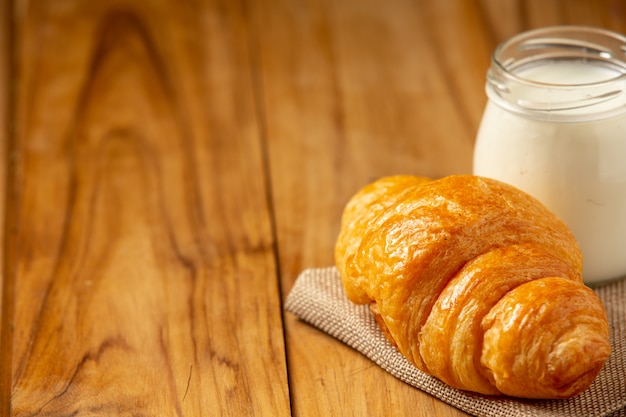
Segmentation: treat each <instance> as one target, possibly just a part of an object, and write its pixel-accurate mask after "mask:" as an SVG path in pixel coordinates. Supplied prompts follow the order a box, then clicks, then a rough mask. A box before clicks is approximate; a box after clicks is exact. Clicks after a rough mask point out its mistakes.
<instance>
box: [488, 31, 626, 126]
mask: <svg viewBox="0 0 626 417" xmlns="http://www.w3.org/2000/svg"><path fill="white" fill-rule="evenodd" d="M555 63H572V64H575V65H576V66H579V65H580V64H584V65H590V66H596V67H602V68H603V69H606V70H607V71H605V72H606V73H608V74H610V75H611V76H606V77H605V76H603V77H601V78H596V75H599V74H600V73H599V72H598V71H588V74H587V75H592V76H591V77H590V78H588V79H583V78H579V75H580V74H577V73H576V68H574V69H572V68H573V67H570V68H566V67H563V66H561V67H560V69H561V70H562V71H564V72H563V80H567V76H571V78H570V80H571V81H569V82H550V81H552V79H554V78H552V77H554V76H555V74H556V76H557V77H560V74H557V73H556V72H554V71H553V72H552V74H551V76H552V77H551V78H549V80H550V81H545V79H543V80H542V78H541V77H539V79H533V78H532V77H529V76H524V72H525V71H526V70H527V69H531V68H532V67H541V66H546V65H554V64H555ZM572 71H574V72H573V73H572ZM583 72H585V71H583ZM520 73H522V74H520ZM612 73H615V75H614V76H613V74H612ZM572 74H573V75H572ZM603 75H606V74H603ZM486 87H487V88H486V89H487V95H488V97H489V98H490V99H492V100H493V101H494V102H496V104H499V105H500V106H502V107H505V108H507V109H508V110H509V111H512V112H515V113H518V114H521V115H523V116H526V117H532V118H538V119H543V120H546V119H547V120H551V121H574V122H578V121H587V120H597V119H601V118H607V117H612V116H614V115H617V114H623V113H625V112H626V36H624V35H622V34H619V33H617V32H612V31H610V30H607V29H603V28H595V27H589V26H575V25H571V26H548V27H542V28H538V29H532V30H529V31H526V32H522V33H519V34H517V35H515V36H513V37H511V38H509V39H508V40H506V41H504V42H502V43H501V44H500V45H498V47H497V48H496V49H495V51H494V52H493V54H492V60H491V66H490V68H489V71H488V73H487V86H486Z"/></svg>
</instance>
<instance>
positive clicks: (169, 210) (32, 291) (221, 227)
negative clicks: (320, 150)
mask: <svg viewBox="0 0 626 417" xmlns="http://www.w3.org/2000/svg"><path fill="white" fill-rule="evenodd" d="M19 12H20V13H21V15H20V16H19V25H18V33H17V35H18V36H19V40H20V43H19V50H18V51H17V60H18V64H19V68H20V73H19V80H20V83H19V93H18V99H17V102H16V103H14V105H15V107H16V112H17V129H18V130H17V133H16V135H17V137H16V145H15V146H16V149H14V150H13V152H16V153H17V154H19V156H20V160H21V163H20V165H19V170H20V172H19V175H17V176H16V178H17V179H18V180H19V183H18V184H14V185H15V186H16V187H18V188H19V189H20V190H21V200H20V201H18V202H11V204H15V205H16V207H18V208H19V215H18V227H19V236H16V237H14V239H12V241H11V245H14V247H16V248H19V250H18V252H17V253H16V254H15V257H14V258H13V259H10V261H11V262H14V263H15V265H16V268H17V271H18V273H17V276H16V281H15V287H16V294H18V295H19V296H17V297H16V299H15V301H14V302H15V329H16V331H15V337H14V342H13V369H12V415H14V416H33V415H42V416H53V415H95V414H97V415H120V416H123V415H129V416H130V415H133V416H137V415H198V416H199V415H206V413H207V410H219V411H217V414H218V415H245V414H259V415H262V414H265V413H267V410H272V412H273V414H274V415H288V414H289V399H288V392H287V375H286V364H285V354H284V346H283V341H282V340H283V339H282V332H283V330H282V321H281V309H280V298H279V295H278V294H279V292H278V291H277V280H276V265H275V262H274V253H273V247H274V242H273V240H272V233H271V219H270V213H269V210H268V203H267V200H266V189H265V183H264V180H263V166H262V154H261V143H260V136H259V128H258V120H257V113H256V109H255V107H254V99H253V96H252V93H253V89H252V86H251V78H250V73H251V69H250V62H249V51H248V39H249V36H250V35H249V34H248V33H247V32H246V30H245V27H244V26H243V22H242V20H243V19H244V11H243V10H242V9H241V8H240V5H239V4H237V3H231V2H223V3H222V2H208V1H207V2H203V1H197V2H185V3H184V4H181V3H180V2H175V1H165V2H163V1H141V2H126V1H115V2H108V1H106V2H104V1H103V2H81V1H70V0H65V1H59V2H46V1H33V2H29V3H28V4H26V5H25V7H24V9H23V10H20V11H19ZM244 149H245V152H243V150H244Z"/></svg>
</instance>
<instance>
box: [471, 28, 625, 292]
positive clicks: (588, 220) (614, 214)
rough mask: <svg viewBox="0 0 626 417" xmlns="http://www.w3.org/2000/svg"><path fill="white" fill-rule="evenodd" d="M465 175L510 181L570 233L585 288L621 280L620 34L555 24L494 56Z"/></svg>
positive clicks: (622, 143)
mask: <svg viewBox="0 0 626 417" xmlns="http://www.w3.org/2000/svg"><path fill="white" fill-rule="evenodd" d="M486 91H487V96H488V98H489V100H488V102H487V106H486V108H485V112H484V115H483V119H482V122H481V125H480V129H479V131H478V136H477V139H476V144H475V149H474V174H476V175H482V176H486V177H492V178H496V179H499V180H501V181H504V182H507V183H509V184H512V185H514V186H516V187H518V188H520V189H522V190H524V191H526V192H527V193H529V194H531V195H533V196H534V197H536V198H537V199H539V200H540V201H541V202H543V203H544V204H545V205H546V206H547V207H548V208H549V209H551V210H552V211H553V212H554V213H555V214H557V215H558V216H559V217H560V218H561V219H562V220H563V221H565V223H566V224H567V225H568V226H569V227H570V229H571V230H572V232H573V233H574V235H575V236H576V238H577V240H578V242H579V243H580V246H581V249H582V253H583V262H584V269H583V278H584V280H585V282H586V283H588V284H595V283H600V282H604V281H608V280H612V279H618V278H621V277H624V276H626V37H624V36H623V35H621V34H617V33H613V32H610V31H607V30H603V29H598V28H590V27H580V26H560V27H547V28H542V29H536V30H531V31H529V32H525V33H521V34H519V35H517V36H514V37H513V38H511V39H509V40H507V41H505V42H504V43H502V44H501V45H499V46H498V48H497V49H496V50H495V52H494V54H493V57H492V63H491V67H490V68H489V72H488V75H487V86H486Z"/></svg>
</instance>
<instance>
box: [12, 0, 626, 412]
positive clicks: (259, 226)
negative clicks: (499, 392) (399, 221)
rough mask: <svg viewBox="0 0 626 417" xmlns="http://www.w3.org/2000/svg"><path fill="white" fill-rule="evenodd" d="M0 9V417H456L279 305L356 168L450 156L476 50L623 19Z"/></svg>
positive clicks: (403, 4) (519, 0) (65, 2)
mask: <svg viewBox="0 0 626 417" xmlns="http://www.w3.org/2000/svg"><path fill="white" fill-rule="evenodd" d="M0 5H1V6H0V7H1V8H0V17H1V19H2V21H1V24H2V28H1V31H0V58H2V62H1V63H0V84H1V86H0V126H2V127H3V128H2V129H0V141H1V143H2V144H5V145H6V147H0V162H1V164H2V166H1V167H0V175H2V177H1V178H0V203H2V204H0V218H3V219H4V220H5V228H4V230H5V232H4V242H6V245H5V248H4V256H3V259H2V261H3V262H4V265H3V271H4V273H3V275H2V280H3V284H2V286H1V288H2V289H3V296H2V298H1V300H2V301H0V302H1V303H2V305H1V306H0V307H1V308H0V311H1V312H2V317H1V318H0V326H1V327H0V337H1V338H2V340H1V344H0V354H1V355H2V357H1V358H0V404H1V405H0V415H1V416H3V417H9V416H19V417H22V416H67V415H77V416H81V415H120V416H129V415H133V416H148V415H150V416H151V415H159V416H161V415H168V416H169V415H177V416H180V415H187V416H194V415H237V416H239V415H272V416H282V415H295V416H320V415H325V416H326V415H328V416H348V415H354V416H368V415H372V416H374V415H376V416H378V415H412V416H418V417H419V416H424V417H425V416H429V417H430V416H439V417H453V416H460V415H464V413H462V412H460V411H458V410H456V409H454V408H453V407H451V406H449V405H446V404H444V403H442V402H441V401H439V400H437V399H435V398H434V397H431V396H429V395H426V394H424V393H422V392H421V391H419V390H416V389H414V388H412V387H409V386H408V385H406V384H404V383H401V382H400V381H398V380H396V379H395V378H393V377H391V376H390V375H389V374H387V373H385V372H384V371H383V370H381V369H380V368H379V367H377V366H375V365H374V364H373V363H372V362H370V361H369V360H367V359H365V358H364V357H363V356H362V355H360V354H358V353H356V352H355V351H353V350H352V349H350V348H348V347H346V346H345V345H343V344H341V343H339V342H337V341H336V340H335V339H333V338H332V337H330V336H328V335H325V334H323V333H321V332H319V331H318V330H316V329H314V328H312V327H310V326H308V325H305V324H303V323H302V322H300V321H299V320H297V319H296V318H295V317H294V316H293V315H290V314H286V315H285V317H284V318H283V312H282V309H281V301H282V299H283V298H284V296H285V295H286V294H287V292H288V291H289V290H290V288H291V286H292V285H293V281H294V280H295V278H296V276H297V275H298V274H299V273H300V272H301V271H302V270H303V269H305V268H309V267H320V266H327V265H331V264H332V263H333V250H334V243H335V238H336V235H337V232H338V229H339V220H340V216H341V211H342V209H343V206H344V204H345V202H346V201H347V199H348V198H349V197H350V196H351V195H352V194H353V193H354V192H355V191H356V190H358V189H359V188H360V187H361V186H363V185H364V184H365V183H366V182H369V181H370V180H372V179H373V178H376V177H380V176H383V175H388V174H397V173H413V174H418V175H427V176H431V177H439V176H444V175H449V174H452V173H463V172H469V171H470V170H471V154H472V148H473V142H474V136H475V132H476V130H477V128H478V124H479V122H480V118H481V114H482V109H483V106H484V104H485V101H486V97H485V94H484V81H485V72H486V70H487V67H488V65H489V58H490V54H491V52H492V51H493V49H494V48H495V47H496V45H497V44H498V43H499V42H501V41H502V40H504V39H505V38H507V37H509V36H511V35H513V34H515V33H517V32H519V31H522V30H525V29H529V28H533V27H539V26H545V25H553V24H587V25H594V26H601V27H606V28H609V29H613V30H616V31H618V32H626V3H624V2H623V1H622V0H599V1H596V0H576V1H569V0H510V1H501V0H427V1H417V2H416V1H410V0H391V1H385V2H379V1H375V0H338V1H336V0H255V1H252V0H240V1H227V0H188V1H185V2H181V1H174V0H106V1H105V0H92V1H89V2H86V1H80V0H58V1H45V0H31V1H28V2H21V1H17V0H13V1H11V0H7V1H2V2H0ZM5 172H6V187H5V184H4V181H5V177H4V174H5ZM5 196H6V199H5Z"/></svg>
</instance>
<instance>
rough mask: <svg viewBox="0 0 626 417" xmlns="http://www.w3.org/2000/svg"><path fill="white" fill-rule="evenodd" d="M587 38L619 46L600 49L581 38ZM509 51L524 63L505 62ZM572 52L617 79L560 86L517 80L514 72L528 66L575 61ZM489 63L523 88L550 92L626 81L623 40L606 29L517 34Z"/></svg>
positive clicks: (557, 29)
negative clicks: (608, 69) (520, 55)
mask: <svg viewBox="0 0 626 417" xmlns="http://www.w3.org/2000/svg"><path fill="white" fill-rule="evenodd" d="M589 36H592V37H596V38H598V39H599V38H602V39H604V40H611V41H614V42H615V44H616V45H617V44H619V48H617V51H616V50H612V49H611V48H608V47H606V46H604V45H601V44H599V43H598V42H593V41H592V40H589V39H585V37H589ZM510 49H517V50H518V51H520V52H523V53H524V56H523V58H524V59H522V60H512V59H511V58H510V57H508V58H507V57H506V55H505V53H506V52H509V50H510ZM540 49H544V50H546V51H544V52H543V53H542V54H541V55H538V54H536V51H538V50H540ZM550 49H552V50H550ZM529 51H535V52H534V53H532V54H530V53H528V56H526V55H525V53H527V52H529ZM618 51H619V53H621V55H622V59H619V58H618V57H617V56H616V52H618ZM574 52H582V53H583V56H581V57H578V59H580V58H583V57H584V58H585V59H587V60H589V61H593V62H594V63H597V64H602V65H604V66H611V67H612V68H614V69H616V74H617V75H616V76H615V77H611V78H607V79H603V80H600V81H592V82H585V83H571V84H568V83H563V84H561V83H550V82H545V81H538V80H533V79H529V78H526V77H523V76H520V75H519V74H518V73H517V72H516V70H519V69H521V68H525V67H526V66H528V65H531V64H532V63H541V62H543V63H545V62H547V61H568V60H575V59H576V58H577V57H574V56H573V53H574ZM491 62H492V65H494V66H496V67H498V68H499V69H500V71H502V74H503V75H506V76H507V77H511V78H512V79H514V80H515V81H517V82H521V83H525V84H534V85H539V86H541V85H543V86H548V85H549V86H550V87H554V88H572V87H576V86H591V85H600V84H606V83H612V82H615V81H618V80H620V79H626V36H625V35H623V34H621V33H618V32H614V31H611V30H608V29H604V28H598V27H592V26H580V25H561V26H546V27H541V28H536V29H531V30H528V31H525V32H521V33H518V34H517V35H514V36H512V37H510V38H509V39H507V40H505V41H503V42H501V43H500V44H499V45H498V46H497V47H496V49H495V50H494V52H493V54H492V56H491Z"/></svg>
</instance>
